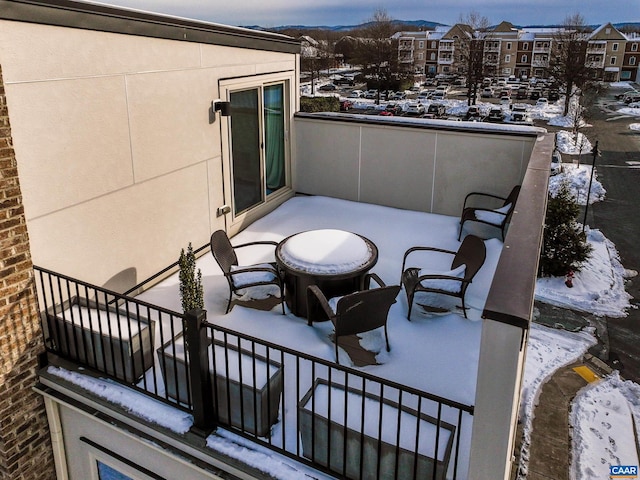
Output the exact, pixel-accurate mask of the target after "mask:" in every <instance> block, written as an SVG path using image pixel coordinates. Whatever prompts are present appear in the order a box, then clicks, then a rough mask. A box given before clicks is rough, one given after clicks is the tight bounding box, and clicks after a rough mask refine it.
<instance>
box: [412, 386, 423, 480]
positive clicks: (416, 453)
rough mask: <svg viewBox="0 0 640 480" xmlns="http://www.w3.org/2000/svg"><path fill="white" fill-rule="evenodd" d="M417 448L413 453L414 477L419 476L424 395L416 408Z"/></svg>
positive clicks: (419, 398) (419, 399)
mask: <svg viewBox="0 0 640 480" xmlns="http://www.w3.org/2000/svg"><path fill="white" fill-rule="evenodd" d="M416 412H417V413H418V414H417V415H416V449H415V453H414V455H413V479H414V480H416V479H417V478H418V452H419V451H420V423H421V419H420V415H421V414H422V397H418V407H417V408H416Z"/></svg>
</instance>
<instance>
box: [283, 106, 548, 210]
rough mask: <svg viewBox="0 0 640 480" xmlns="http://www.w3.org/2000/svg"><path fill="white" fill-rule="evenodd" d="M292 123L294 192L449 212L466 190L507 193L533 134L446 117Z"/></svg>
mask: <svg viewBox="0 0 640 480" xmlns="http://www.w3.org/2000/svg"><path fill="white" fill-rule="evenodd" d="M327 118H328V119H330V120H331V121H327ZM295 123H296V131H297V135H296V138H295V140H296V145H297V146H296V149H297V152H298V161H297V175H296V177H295V182H296V185H297V190H298V191H300V192H303V193H309V194H317V195H327V196H331V197H336V198H342V199H345V200H353V201H361V202H367V203H374V204H380V205H387V206H391V207H397V208H406V209H410V210H417V211H423V212H430V213H439V214H443V215H454V216H457V215H459V214H460V211H461V209H462V204H463V201H464V197H465V195H466V194H467V193H469V192H472V191H476V192H477V191H481V192H490V191H493V192H496V191H497V192H500V193H498V194H503V195H505V196H506V195H507V194H508V193H509V191H510V190H511V188H513V186H514V185H516V184H518V183H520V182H521V181H522V178H523V175H524V172H525V171H526V168H527V164H528V162H529V157H530V155H531V151H532V149H533V146H534V144H535V142H536V132H537V129H535V128H532V127H523V128H522V129H521V131H520V132H518V133H516V132H514V131H513V130H512V131H511V133H510V134H507V133H506V132H505V130H504V129H503V130H502V131H500V128H499V127H496V129H495V131H491V130H489V129H486V128H484V129H481V130H473V128H472V127H469V128H468V129H466V130H465V129H464V128H451V127H450V128H443V124H444V122H439V124H440V127H441V128H432V129H429V128H428V127H426V128H416V127H415V124H414V127H413V128H412V127H411V123H405V124H404V125H403V124H399V123H398V124H395V123H394V124H390V122H384V121H382V122H378V123H374V122H366V121H357V120H355V119H352V120H344V121H340V118H339V117H334V116H329V117H326V118H325V119H324V120H323V119H322V115H315V116H314V115H298V116H296V119H295ZM435 124H438V122H437V121H436V122H435ZM327 138H331V139H332V142H330V143H327V142H326V139H327ZM469 152H473V154H472V155H471V154H470V153H469ZM469 169H472V170H473V172H474V173H473V175H469V174H468V173H466V172H469Z"/></svg>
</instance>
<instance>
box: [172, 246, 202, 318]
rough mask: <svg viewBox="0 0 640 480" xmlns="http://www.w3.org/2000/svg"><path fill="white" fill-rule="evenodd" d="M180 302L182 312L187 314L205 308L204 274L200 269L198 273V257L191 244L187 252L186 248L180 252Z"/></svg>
mask: <svg viewBox="0 0 640 480" xmlns="http://www.w3.org/2000/svg"><path fill="white" fill-rule="evenodd" d="M178 265H179V266H180V273H179V279H180V300H181V301H182V310H183V311H184V312H185V313H186V312H188V311H189V310H196V309H203V308H204V289H203V288H202V272H201V271H200V269H198V271H197V273H196V256H195V255H194V253H193V247H192V246H191V243H189V247H188V248H187V252H186V253H185V251H184V248H183V249H182V250H181V251H180V259H179V260H178Z"/></svg>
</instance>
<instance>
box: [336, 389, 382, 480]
mask: <svg viewBox="0 0 640 480" xmlns="http://www.w3.org/2000/svg"><path fill="white" fill-rule="evenodd" d="M366 395H367V383H366V380H365V378H364V377H363V378H362V405H361V406H360V415H361V418H360V468H359V469H358V471H359V472H360V476H359V478H360V480H362V474H363V470H364V431H365V423H366V412H365V408H366V403H365V400H366V398H367V397H366ZM345 408H346V405H345ZM381 421H382V419H381ZM345 423H346V422H345ZM347 430H348V429H347V427H346V426H345V433H346V431H347Z"/></svg>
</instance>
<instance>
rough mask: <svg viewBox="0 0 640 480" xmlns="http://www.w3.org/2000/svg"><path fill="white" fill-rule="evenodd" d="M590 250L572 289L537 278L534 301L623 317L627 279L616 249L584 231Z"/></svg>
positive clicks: (627, 303) (560, 282) (627, 304)
mask: <svg viewBox="0 0 640 480" xmlns="http://www.w3.org/2000/svg"><path fill="white" fill-rule="evenodd" d="M586 233H587V240H588V242H589V244H590V245H591V246H592V247H593V251H592V252H591V256H590V258H589V259H588V260H587V261H586V262H585V263H584V265H583V266H582V268H581V270H580V271H579V272H576V273H575V277H574V279H573V288H569V287H567V286H566V285H565V278H564V277H548V278H539V279H538V281H537V283H536V299H537V300H541V301H544V302H545V303H549V304H551V305H556V306H558V307H563V308H571V309H574V310H580V311H582V312H588V313H592V314H595V315H599V316H605V315H606V316H608V317H616V318H619V317H626V316H627V312H626V310H627V309H628V308H629V307H630V300H631V296H630V295H629V294H628V293H627V292H626V290H625V289H624V279H625V276H626V275H627V272H626V271H625V269H624V267H623V266H622V264H621V263H620V256H619V255H618V251H617V250H616V248H615V245H614V244H613V243H612V242H611V241H610V240H609V239H607V238H606V237H605V236H604V235H603V234H602V232H600V230H596V229H588V230H586Z"/></svg>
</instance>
